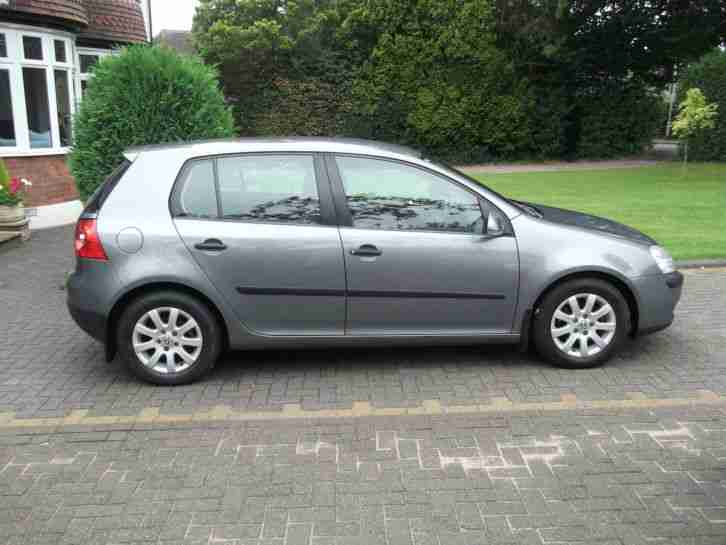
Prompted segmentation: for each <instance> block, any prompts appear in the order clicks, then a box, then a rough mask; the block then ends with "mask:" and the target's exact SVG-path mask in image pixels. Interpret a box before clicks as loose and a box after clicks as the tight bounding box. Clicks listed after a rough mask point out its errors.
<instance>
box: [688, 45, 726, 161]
mask: <svg viewBox="0 0 726 545" xmlns="http://www.w3.org/2000/svg"><path fill="white" fill-rule="evenodd" d="M694 87H695V88H699V89H701V91H702V92H703V94H704V96H705V97H706V100H707V101H708V102H712V103H715V104H717V105H718V111H717V114H718V115H717V117H716V124H715V125H716V126H715V127H714V128H713V129H703V130H700V131H698V132H697V133H696V134H695V135H694V136H693V137H691V138H690V139H689V148H690V152H689V154H690V157H691V158H692V159H694V160H697V161H726V51H721V50H718V49H717V50H715V51H713V52H711V53H709V54H707V55H705V56H704V57H703V58H702V59H701V60H700V61H699V62H698V63H696V64H693V65H691V66H689V67H688V68H687V69H686V71H685V72H684V74H683V77H682V78H681V81H680V83H679V89H680V94H681V97H680V100H683V98H684V97H685V95H686V93H687V92H688V90H689V89H692V88H694ZM680 100H679V102H680Z"/></svg>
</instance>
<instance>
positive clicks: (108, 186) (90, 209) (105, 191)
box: [81, 157, 133, 219]
mask: <svg viewBox="0 0 726 545" xmlns="http://www.w3.org/2000/svg"><path fill="white" fill-rule="evenodd" d="M131 165H133V161H129V160H128V159H126V158H125V157H124V160H123V161H121V163H120V164H119V165H118V166H117V167H116V168H115V169H113V172H111V174H109V175H108V176H106V178H105V179H104V181H103V182H102V183H101V185H99V186H98V187H97V188H96V190H95V191H94V192H93V194H91V196H90V197H89V198H88V200H87V201H86V202H85V203H84V204H85V206H84V207H83V212H82V213H81V218H83V219H93V218H96V217H98V214H99V213H100V212H101V209H102V208H103V205H104V204H105V203H106V200H107V199H108V198H109V196H110V195H111V193H112V192H113V190H114V189H116V186H117V185H118V183H119V182H120V181H121V180H122V179H123V177H124V176H125V175H126V173H127V172H128V170H129V169H130V168H131Z"/></svg>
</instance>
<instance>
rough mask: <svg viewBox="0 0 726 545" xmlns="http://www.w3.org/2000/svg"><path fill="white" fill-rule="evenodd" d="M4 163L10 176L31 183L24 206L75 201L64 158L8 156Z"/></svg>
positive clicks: (73, 182) (73, 189) (75, 193)
mask: <svg viewBox="0 0 726 545" xmlns="http://www.w3.org/2000/svg"><path fill="white" fill-rule="evenodd" d="M3 161H5V165H6V166H7V167H8V171H9V172H10V175H11V176H20V177H23V178H27V179H28V180H30V181H31V182H33V187H32V188H31V189H30V191H29V192H28V197H27V199H26V201H25V206H30V207H35V206H43V205H46V204H58V203H62V202H68V201H73V200H76V199H77V198H78V190H77V189H76V183H75V181H74V179H73V176H71V173H70V171H69V170H68V165H67V163H66V156H65V155H49V156H43V157H7V158H4V159H3Z"/></svg>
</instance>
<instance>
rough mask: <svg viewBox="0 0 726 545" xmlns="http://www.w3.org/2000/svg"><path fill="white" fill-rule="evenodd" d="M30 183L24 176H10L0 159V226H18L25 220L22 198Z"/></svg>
mask: <svg viewBox="0 0 726 545" xmlns="http://www.w3.org/2000/svg"><path fill="white" fill-rule="evenodd" d="M31 185H33V184H31V183H30V182H29V181H28V180H26V179H25V178H16V177H13V178H11V177H10V174H8V170H7V168H6V167H5V163H4V162H3V161H2V160H1V159H0V226H20V225H21V224H23V223H24V222H25V208H24V207H23V200H24V199H25V195H26V192H27V191H28V188H29V187H30V186H31Z"/></svg>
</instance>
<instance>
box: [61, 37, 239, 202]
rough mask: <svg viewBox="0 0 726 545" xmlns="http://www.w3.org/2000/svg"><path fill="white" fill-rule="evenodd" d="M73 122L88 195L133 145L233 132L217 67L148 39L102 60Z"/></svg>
mask: <svg viewBox="0 0 726 545" xmlns="http://www.w3.org/2000/svg"><path fill="white" fill-rule="evenodd" d="M74 130H75V146H74V148H73V151H72V153H71V157H70V165H71V171H72V173H73V175H74V176H75V178H76V183H77V184H78V189H79V192H80V194H81V197H82V198H83V199H87V198H88V197H89V196H90V195H91V194H92V193H93V191H94V190H95V189H96V187H98V185H99V184H100V183H101V182H102V181H103V180H104V179H105V178H106V176H108V175H109V174H110V173H111V172H112V171H113V170H114V169H115V168H116V167H117V166H118V164H119V163H120V162H121V161H122V160H123V156H122V153H123V151H124V150H125V149H126V148H128V147H130V146H137V145H147V144H160V143H170V142H182V141H189V140H197V139H202V138H220V137H226V136H232V135H233V134H234V126H233V118H232V114H231V112H230V111H229V109H228V108H227V106H226V105H225V103H224V97H223V96H222V93H221V92H220V90H219V86H218V83H217V74H216V72H215V71H214V69H212V68H210V67H208V66H205V65H204V64H202V63H201V62H200V61H199V60H197V59H196V58H193V57H189V56H182V55H179V54H178V53H176V52H175V51H174V50H172V49H169V48H165V47H148V46H145V45H139V46H133V47H129V48H127V49H124V50H123V51H122V52H121V54H119V55H117V56H110V57H106V58H105V59H103V60H102V61H101V62H100V63H99V64H98V65H97V66H96V68H95V71H94V77H93V79H92V80H91V81H90V82H89V86H88V89H87V92H86V95H85V96H84V99H83V102H82V103H81V107H80V111H79V113H78V115H77V116H76V118H75V121H74Z"/></svg>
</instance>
